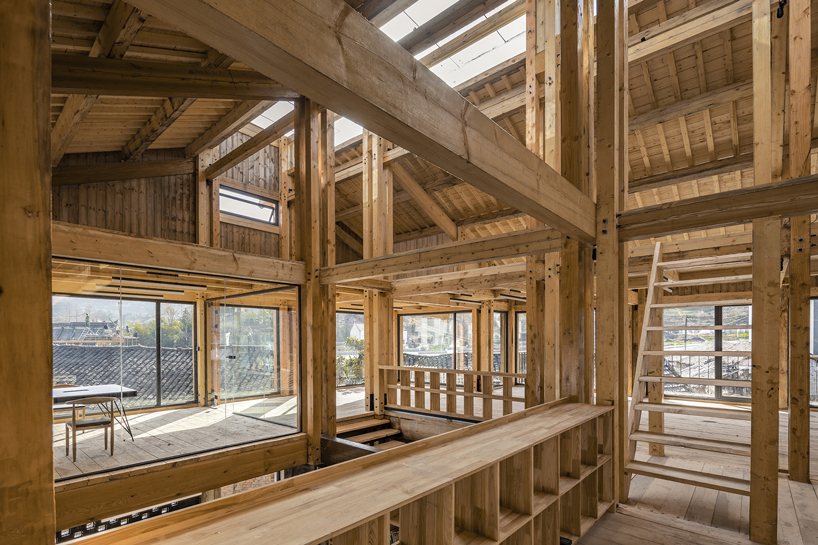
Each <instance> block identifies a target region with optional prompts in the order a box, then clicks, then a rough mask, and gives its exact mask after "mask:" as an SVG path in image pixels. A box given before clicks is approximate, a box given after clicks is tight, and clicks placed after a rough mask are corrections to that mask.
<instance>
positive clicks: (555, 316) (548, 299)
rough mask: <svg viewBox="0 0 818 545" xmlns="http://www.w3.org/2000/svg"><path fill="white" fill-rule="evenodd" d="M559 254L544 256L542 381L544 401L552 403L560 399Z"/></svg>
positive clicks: (552, 253) (553, 253)
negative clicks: (543, 351) (543, 375)
mask: <svg viewBox="0 0 818 545" xmlns="http://www.w3.org/2000/svg"><path fill="white" fill-rule="evenodd" d="M559 269H560V254H559V253H558V252H551V253H548V254H545V263H544V271H543V274H544V277H545V279H544V281H543V284H544V292H545V293H544V295H545V301H544V304H543V306H544V307H545V308H544V309H543V312H544V314H545V332H544V334H543V337H544V339H543V347H544V349H545V353H544V354H543V373H544V374H545V377H544V379H543V383H544V392H545V397H544V401H546V402H548V401H554V400H556V399H558V398H559V397H560V337H559V333H560V312H559V304H560V295H559V294H560V277H559Z"/></svg>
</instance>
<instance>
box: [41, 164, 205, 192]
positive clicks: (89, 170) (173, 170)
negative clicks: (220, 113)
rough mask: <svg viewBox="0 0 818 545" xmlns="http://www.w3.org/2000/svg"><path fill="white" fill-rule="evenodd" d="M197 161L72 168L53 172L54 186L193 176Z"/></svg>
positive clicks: (77, 166)
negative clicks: (182, 175)
mask: <svg viewBox="0 0 818 545" xmlns="http://www.w3.org/2000/svg"><path fill="white" fill-rule="evenodd" d="M194 168H195V161H194V160H193V159H168V160H166V161H134V162H130V163H100V164H96V165H76V166H74V165H72V166H62V167H54V168H52V169H51V176H52V185H53V186H54V187H59V186H63V185H79V184H98V183H103V182H117V181H122V180H138V179H140V178H157V177H162V176H176V175H178V174H192V173H193V172H194Z"/></svg>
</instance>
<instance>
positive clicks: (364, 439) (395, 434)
mask: <svg viewBox="0 0 818 545" xmlns="http://www.w3.org/2000/svg"><path fill="white" fill-rule="evenodd" d="M390 424H391V423H390V421H389V420H387V419H380V418H364V419H360V420H353V421H348V422H343V423H339V424H338V426H337V428H336V434H337V436H338V437H340V438H341V439H346V440H347V441H353V442H355V443H361V444H364V445H370V446H375V447H378V448H380V449H382V450H386V449H388V448H394V447H397V446H400V445H402V444H404V443H403V442H401V441H398V439H399V438H400V436H401V431H400V430H398V429H395V428H392V427H390ZM382 441H386V442H385V443H381V442H382ZM395 443H399V444H395Z"/></svg>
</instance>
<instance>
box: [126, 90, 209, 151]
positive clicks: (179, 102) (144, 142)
mask: <svg viewBox="0 0 818 545" xmlns="http://www.w3.org/2000/svg"><path fill="white" fill-rule="evenodd" d="M195 101H196V99H195V98H166V99H165V100H164V101H163V102H162V105H161V106H159V109H157V110H156V111H155V112H154V113H153V115H152V116H151V118H150V119H148V121H147V122H146V123H145V124H144V125H143V126H142V127H140V128H139V130H138V131H137V132H136V134H135V135H133V137H132V138H131V139H130V140H129V141H128V143H127V144H125V147H124V148H122V151H121V154H122V159H123V160H124V161H133V160H135V159H137V158H139V157H141V156H142V154H143V153H145V152H146V151H147V150H148V148H149V147H150V146H151V144H153V143H154V142H155V141H156V139H157V138H159V137H160V136H162V133H163V132H165V131H166V130H167V129H168V128H170V126H171V125H172V124H173V122H174V121H176V120H177V119H179V116H181V115H182V114H183V113H185V110H187V109H188V108H190V107H191V106H192V105H193V103H194V102H195Z"/></svg>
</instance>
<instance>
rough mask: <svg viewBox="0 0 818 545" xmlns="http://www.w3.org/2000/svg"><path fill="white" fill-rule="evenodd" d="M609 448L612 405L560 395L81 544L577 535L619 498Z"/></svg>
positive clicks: (445, 544)
mask: <svg viewBox="0 0 818 545" xmlns="http://www.w3.org/2000/svg"><path fill="white" fill-rule="evenodd" d="M612 447H613V411H612V407H608V406H605V407H603V406H598V405H583V404H579V403H566V402H565V400H561V401H558V402H551V403H549V404H547V405H540V406H537V407H534V408H531V409H527V410H525V411H522V412H519V413H514V414H512V415H509V416H503V417H498V418H495V419H494V420H491V421H489V422H480V423H478V424H475V425H473V426H467V427H465V428H462V429H459V430H455V431H452V432H449V433H445V434H442V435H438V436H435V437H430V438H428V439H423V440H421V441H416V442H414V443H410V444H407V445H404V446H401V447H397V448H393V449H390V450H387V451H383V452H379V453H377V454H372V455H369V456H364V457H362V458H357V459H355V460H350V461H348V462H344V463H341V464H338V465H335V466H332V467H328V468H326V469H320V470H318V471H314V472H311V473H306V474H304V475H299V476H297V477H294V478H292V479H285V480H284V481H282V482H280V483H275V484H272V485H269V486H266V487H263V488H260V489H257V490H253V491H250V492H245V493H242V494H235V495H233V496H228V497H225V498H221V499H218V500H215V501H211V502H207V503H204V504H202V505H198V506H196V507H191V508H189V509H185V510H182V511H177V512H174V513H169V514H167V515H164V516H162V517H156V518H150V519H148V520H146V521H143V522H136V523H133V524H129V525H127V526H125V527H123V528H121V529H117V530H113V531H111V532H104V533H102V534H99V535H96V536H93V537H91V538H89V539H88V540H87V542H83V543H88V545H109V544H111V545H113V544H116V545H150V544H154V543H162V544H163V545H184V544H189V543H199V542H207V543H211V542H217V541H219V540H221V541H222V542H230V543H245V542H251V541H252V542H265V543H276V544H277V545H315V544H318V543H323V542H328V541H329V540H331V541H329V542H330V543H332V545H351V544H354V545H359V544H361V543H369V544H372V545H387V544H389V543H390V542H392V541H391V540H390V537H389V534H390V533H398V534H399V536H398V539H399V543H401V544H404V545H455V544H457V543H486V544H489V543H494V544H497V543H504V544H518V543H542V544H544V545H558V544H559V543H560V536H561V535H562V536H565V537H567V538H569V539H572V540H573V541H574V542H576V540H577V539H579V537H580V536H582V534H584V533H585V532H587V530H588V529H589V528H590V527H591V526H592V525H593V524H594V522H596V520H597V519H598V518H599V517H601V516H602V515H603V514H604V513H605V512H606V511H608V510H609V509H610V508H611V506H612V505H613V482H614V479H613V475H614V473H613V471H614V467H613V460H612V458H611V453H612V450H611V449H612Z"/></svg>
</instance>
